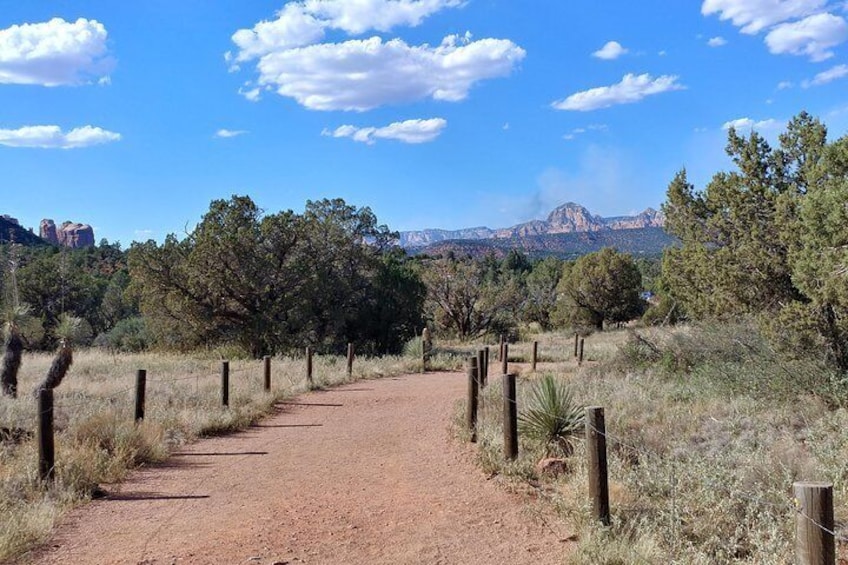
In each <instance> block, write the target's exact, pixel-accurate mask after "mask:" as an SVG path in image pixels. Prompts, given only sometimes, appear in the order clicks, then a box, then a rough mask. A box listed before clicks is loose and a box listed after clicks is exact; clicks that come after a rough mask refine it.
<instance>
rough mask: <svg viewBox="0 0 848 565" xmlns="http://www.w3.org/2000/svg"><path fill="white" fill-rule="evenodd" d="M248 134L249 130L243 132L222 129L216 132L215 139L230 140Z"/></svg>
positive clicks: (240, 130)
mask: <svg viewBox="0 0 848 565" xmlns="http://www.w3.org/2000/svg"><path fill="white" fill-rule="evenodd" d="M246 133H247V130H243V129H226V128H222V129H219V130H218V131H216V132H215V137H221V138H224V139H227V138H230V137H238V136H240V135H244V134H246Z"/></svg>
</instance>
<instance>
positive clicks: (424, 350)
mask: <svg viewBox="0 0 848 565" xmlns="http://www.w3.org/2000/svg"><path fill="white" fill-rule="evenodd" d="M431 346H432V342H431V341H430V330H429V328H424V329H423V330H421V372H423V373H426V372H427V371H428V370H429V369H430V348H431Z"/></svg>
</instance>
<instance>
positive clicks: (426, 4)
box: [225, 0, 526, 112]
mask: <svg viewBox="0 0 848 565" xmlns="http://www.w3.org/2000/svg"><path fill="white" fill-rule="evenodd" d="M463 4H464V0H356V1H350V0H302V1H298V2H289V3H288V4H286V5H285V6H284V7H283V9H282V10H280V11H279V12H278V13H277V19H275V20H273V21H263V22H259V23H258V24H256V25H255V26H254V27H253V28H252V29H241V30H238V31H237V32H236V33H235V34H233V36H232V40H233V42H234V43H235V44H236V46H237V47H238V51H237V53H236V54H235V55H234V54H233V53H230V52H228V53H227V54H225V59H226V60H227V61H228V62H229V63H230V64H231V70H235V69H238V66H239V65H238V64H239V63H244V62H246V61H254V60H256V70H257V71H258V74H259V76H258V78H257V80H256V81H255V83H253V82H251V83H250V84H247V85H245V86H244V87H242V88H241V89H239V92H240V93H241V94H242V95H244V96H245V97H246V98H247V99H248V100H251V101H256V100H258V99H259V97H260V95H261V93H262V92H263V91H264V90H273V91H276V92H277V93H278V94H279V95H280V96H285V97H289V98H293V99H294V100H296V101H297V102H298V103H300V104H301V105H303V106H305V107H306V108H309V109H312V110H348V111H351V110H352V111H360V112H361V111H366V110H370V109H372V108H376V107H379V106H382V105H385V104H399V103H406V102H413V101H418V100H422V99H427V98H431V99H434V100H446V101H458V100H462V99H464V98H465V97H467V96H468V92H469V90H470V89H471V88H472V86H474V84H475V83H477V82H479V81H481V80H484V79H489V78H495V77H503V76H507V75H509V74H510V73H511V72H512V71H513V69H514V68H515V67H516V66H517V64H518V63H519V62H520V61H521V60H522V59H523V58H524V56H525V54H526V53H525V51H524V50H523V49H521V48H520V47H519V46H517V45H516V44H514V43H513V42H512V41H509V40H504V39H481V40H476V41H475V40H473V39H472V37H471V33H469V32H466V33H465V34H464V35H450V36H448V37H445V38H444V40H442V42H441V44H440V45H438V46H435V47H433V46H431V45H429V44H423V45H419V46H413V45H408V44H407V43H406V42H404V41H403V40H402V39H397V38H396V39H391V40H384V39H383V38H381V37H379V36H374V37H370V38H364V39H348V40H343V41H337V42H330V41H328V42H323V41H324V38H325V34H326V31H327V30H328V29H336V30H341V31H343V32H345V33H347V34H349V35H358V34H362V33H365V32H368V31H373V30H376V31H381V32H385V31H389V30H391V29H392V28H394V27H396V26H401V25H405V26H416V25H418V24H420V23H421V22H422V21H423V20H424V19H425V18H426V17H428V16H430V15H432V14H435V13H436V12H439V11H441V10H443V9H446V8H453V7H458V6H461V5H463Z"/></svg>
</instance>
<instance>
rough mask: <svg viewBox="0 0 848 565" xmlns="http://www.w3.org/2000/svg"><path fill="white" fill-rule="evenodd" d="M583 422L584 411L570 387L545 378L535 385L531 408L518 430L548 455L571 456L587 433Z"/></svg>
mask: <svg viewBox="0 0 848 565" xmlns="http://www.w3.org/2000/svg"><path fill="white" fill-rule="evenodd" d="M583 418H584V415H583V407H582V406H579V405H577V404H576V403H575V402H574V396H573V395H572V393H571V390H570V389H569V388H568V386H566V384H565V383H564V382H562V381H561V380H559V379H557V378H556V377H554V376H553V375H545V376H543V377H542V378H541V379H540V380H538V381H536V382H535V383H534V384H533V387H532V389H531V390H530V394H529V397H528V400H527V406H526V408H524V409H523V410H522V411H521V413H520V414H519V415H518V429H519V432H520V433H521V435H523V436H524V437H527V438H529V439H531V440H535V441H537V442H539V443H541V444H542V445H543V446H544V447H545V450H546V451H547V453H548V454H558V455H570V454H571V453H572V452H573V451H574V448H573V446H572V442H573V441H574V438H575V437H576V436H578V435H580V434H582V433H583V431H584V424H583Z"/></svg>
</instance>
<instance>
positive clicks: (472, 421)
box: [466, 355, 480, 443]
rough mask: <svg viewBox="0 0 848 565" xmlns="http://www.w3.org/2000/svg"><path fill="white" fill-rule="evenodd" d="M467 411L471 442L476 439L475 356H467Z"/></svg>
mask: <svg viewBox="0 0 848 565" xmlns="http://www.w3.org/2000/svg"><path fill="white" fill-rule="evenodd" d="M467 375H468V413H467V414H466V418H467V426H468V431H469V432H471V442H472V443H474V442H476V441H477V403H478V401H479V394H480V388H479V387H478V385H477V358H476V357H474V356H473V355H472V356H470V357H469V358H468V366H467Z"/></svg>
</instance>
